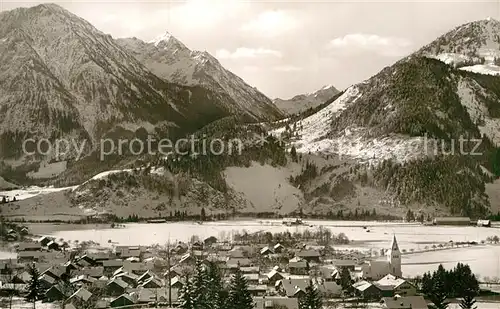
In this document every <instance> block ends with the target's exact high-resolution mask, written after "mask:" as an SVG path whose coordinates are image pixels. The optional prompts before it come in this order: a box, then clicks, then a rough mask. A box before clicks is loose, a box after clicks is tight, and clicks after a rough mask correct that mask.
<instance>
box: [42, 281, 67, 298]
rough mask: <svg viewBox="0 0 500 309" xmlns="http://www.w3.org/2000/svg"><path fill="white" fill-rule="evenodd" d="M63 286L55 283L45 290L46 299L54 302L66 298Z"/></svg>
mask: <svg viewBox="0 0 500 309" xmlns="http://www.w3.org/2000/svg"><path fill="white" fill-rule="evenodd" d="M61 289H62V288H61V287H60V286H58V285H53V286H51V287H50V289H48V290H47V291H46V292H45V300H46V301H48V302H54V301H59V300H63V299H66V297H67V295H66V294H65V293H64V292H62V291H61Z"/></svg>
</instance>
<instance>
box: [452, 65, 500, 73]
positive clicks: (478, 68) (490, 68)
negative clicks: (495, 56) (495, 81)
mask: <svg viewBox="0 0 500 309" xmlns="http://www.w3.org/2000/svg"><path fill="white" fill-rule="evenodd" d="M460 70H464V71H469V72H473V73H479V74H484V75H500V67H499V66H497V65H493V64H476V65H473V66H468V67H462V68H460Z"/></svg>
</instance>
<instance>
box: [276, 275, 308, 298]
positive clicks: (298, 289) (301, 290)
mask: <svg viewBox="0 0 500 309" xmlns="http://www.w3.org/2000/svg"><path fill="white" fill-rule="evenodd" d="M309 280H310V279H292V278H287V279H283V280H280V281H277V282H276V285H275V286H276V290H277V291H278V292H279V293H280V294H282V295H283V296H286V297H297V298H300V297H301V296H302V295H304V294H305V291H306V287H307V286H308V285H309Z"/></svg>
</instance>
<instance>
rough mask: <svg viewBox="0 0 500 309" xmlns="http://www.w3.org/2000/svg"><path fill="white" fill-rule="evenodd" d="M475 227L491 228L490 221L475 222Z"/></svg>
mask: <svg viewBox="0 0 500 309" xmlns="http://www.w3.org/2000/svg"><path fill="white" fill-rule="evenodd" d="M477 226H482V227H491V221H490V220H477Z"/></svg>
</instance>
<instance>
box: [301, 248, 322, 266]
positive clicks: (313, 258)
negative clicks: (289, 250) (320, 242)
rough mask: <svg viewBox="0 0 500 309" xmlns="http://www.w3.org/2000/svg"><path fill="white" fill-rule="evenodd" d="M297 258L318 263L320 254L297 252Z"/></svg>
mask: <svg viewBox="0 0 500 309" xmlns="http://www.w3.org/2000/svg"><path fill="white" fill-rule="evenodd" d="M296 255H297V256H298V257H300V258H302V259H304V260H306V261H308V262H309V263H310V262H315V263H319V262H320V257H321V254H320V253H319V252H318V251H316V250H302V251H299V252H297V254H296Z"/></svg>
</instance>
